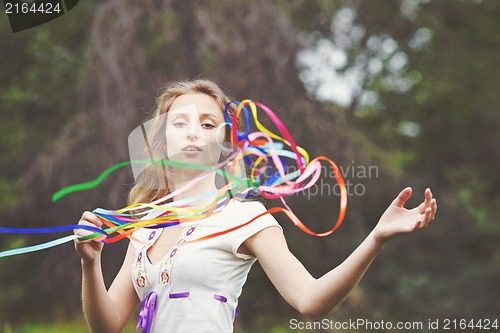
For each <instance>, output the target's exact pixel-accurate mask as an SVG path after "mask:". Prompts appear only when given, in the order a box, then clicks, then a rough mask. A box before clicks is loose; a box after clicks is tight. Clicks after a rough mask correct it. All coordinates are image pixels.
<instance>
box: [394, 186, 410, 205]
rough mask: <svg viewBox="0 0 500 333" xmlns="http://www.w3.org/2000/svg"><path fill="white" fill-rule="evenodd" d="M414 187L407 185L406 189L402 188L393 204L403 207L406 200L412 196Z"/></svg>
mask: <svg viewBox="0 0 500 333" xmlns="http://www.w3.org/2000/svg"><path fill="white" fill-rule="evenodd" d="M411 193H412V189H411V187H407V188H405V189H404V190H402V191H401V192H400V193H399V194H398V196H397V198H396V199H394V201H393V202H392V204H393V205H395V206H396V207H403V206H404V204H405V203H406V201H408V199H409V198H410V197H411Z"/></svg>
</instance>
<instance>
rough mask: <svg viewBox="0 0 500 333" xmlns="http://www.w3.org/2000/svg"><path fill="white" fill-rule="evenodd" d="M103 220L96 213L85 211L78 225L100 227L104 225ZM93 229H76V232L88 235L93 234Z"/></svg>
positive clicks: (79, 234)
mask: <svg viewBox="0 0 500 333" xmlns="http://www.w3.org/2000/svg"><path fill="white" fill-rule="evenodd" d="M102 224H103V223H102V221H101V220H100V219H99V217H97V216H96V215H95V214H92V213H91V212H88V211H86V212H84V213H83V214H82V217H81V219H80V221H78V225H85V226H91V227H97V228H100V227H101V226H102ZM93 233H94V232H93V231H90V230H84V229H75V230H74V234H75V235H77V236H81V237H83V236H88V235H90V234H93Z"/></svg>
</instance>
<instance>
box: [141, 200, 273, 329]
mask: <svg viewBox="0 0 500 333" xmlns="http://www.w3.org/2000/svg"><path fill="white" fill-rule="evenodd" d="M265 211H266V209H265V207H264V206H263V205H262V204H261V203H260V202H256V201H247V202H239V201H237V200H231V201H230V202H229V204H228V205H227V206H226V207H224V208H223V209H222V210H221V211H220V212H219V213H217V214H215V215H212V216H210V217H208V218H206V219H203V220H200V221H196V222H183V223H182V225H183V226H184V229H183V231H182V232H181V234H180V236H179V238H178V241H177V245H175V246H173V247H172V249H171V250H170V251H169V252H168V253H167V254H166V255H165V257H164V258H163V259H161V260H160V261H159V262H158V263H156V264H155V265H153V264H151V262H150V261H149V259H148V257H147V250H148V248H149V247H150V246H152V245H153V244H154V242H155V241H156V240H157V239H158V237H159V235H160V234H161V231H162V229H141V230H139V231H137V232H135V233H134V234H133V235H134V237H135V238H137V239H138V240H140V241H142V243H140V242H134V241H132V244H133V245H134V247H135V251H136V253H135V260H134V263H133V265H132V280H133V284H134V287H135V289H136V292H137V295H138V296H139V299H140V300H141V301H143V300H144V299H145V298H146V297H147V296H148V294H150V293H151V292H152V291H154V292H156V294H157V299H156V306H155V310H154V317H153V320H152V326H151V332H156V333H158V332H162V333H164V332H167V333H170V332H172V333H182V332H186V333H193V332H232V331H233V322H234V318H235V312H236V309H237V305H238V297H239V296H240V294H241V291H242V287H243V285H244V283H245V281H246V279H247V275H248V272H249V271H250V268H251V266H252V265H253V263H254V262H255V261H256V258H255V257H253V256H249V255H245V254H240V253H237V251H238V248H239V247H240V245H241V244H242V243H243V242H244V241H245V240H246V239H248V238H249V237H250V236H252V235H254V234H256V233H257V232H259V231H261V230H263V229H265V228H268V227H279V228H281V227H280V226H279V224H278V222H277V221H276V220H275V219H274V217H273V216H272V215H270V214H266V215H264V216H262V217H260V218H258V219H256V220H255V221H253V222H252V223H249V224H247V225H245V226H243V227H240V228H236V229H235V230H233V231H231V232H229V233H226V234H223V235H221V236H217V237H214V238H210V239H207V240H202V241H199V242H192V243H190V242H189V240H194V239H198V238H200V237H203V236H207V235H210V234H213V233H216V232H220V231H224V230H227V229H230V228H233V227H237V226H240V225H241V224H243V223H245V222H247V221H249V220H251V219H252V218H254V217H255V216H257V215H259V214H261V213H263V212H265Z"/></svg>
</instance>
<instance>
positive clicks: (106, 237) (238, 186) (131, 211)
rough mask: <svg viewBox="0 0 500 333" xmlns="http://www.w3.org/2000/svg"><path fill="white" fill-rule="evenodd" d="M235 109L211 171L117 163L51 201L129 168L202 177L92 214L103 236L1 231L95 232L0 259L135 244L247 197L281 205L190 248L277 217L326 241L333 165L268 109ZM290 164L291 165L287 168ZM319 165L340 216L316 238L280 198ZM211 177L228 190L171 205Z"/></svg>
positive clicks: (250, 105) (307, 184) (343, 200)
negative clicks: (201, 203) (326, 169)
mask: <svg viewBox="0 0 500 333" xmlns="http://www.w3.org/2000/svg"><path fill="white" fill-rule="evenodd" d="M234 104H235V105H236V110H235V112H234V114H233V115H232V116H231V115H230V114H229V109H230V107H231V106H232V105H231V103H230V104H228V105H226V107H225V109H224V117H225V120H226V123H224V124H221V125H220V127H219V128H218V130H220V129H221V128H222V127H223V126H229V128H230V130H231V135H230V137H231V147H232V149H230V150H228V148H226V147H222V145H221V149H222V150H223V151H225V152H230V155H229V156H227V158H226V160H225V161H222V162H220V163H218V164H217V165H215V166H204V165H194V164H188V163H181V162H175V161H170V160H139V161H129V162H122V163H118V164H116V165H114V166H112V167H110V168H108V169H107V170H105V171H104V172H103V173H102V174H101V175H100V176H99V177H98V178H97V179H96V180H94V181H91V182H86V183H81V184H76V185H72V186H68V187H65V188H63V189H61V190H59V191H57V192H56V193H55V194H54V196H53V197H52V199H53V201H57V200H59V199H61V198H62V197H64V196H65V195H68V194H70V193H73V192H75V191H82V190H88V189H91V188H95V187H97V186H98V185H99V184H101V183H102V181H104V179H105V178H106V177H107V176H108V175H109V174H110V173H112V172H113V171H115V170H117V169H119V168H122V167H124V166H128V165H132V164H151V163H160V164H162V165H164V166H169V167H176V168H189V169H196V170H200V171H201V173H200V175H199V176H198V177H196V178H194V179H193V180H191V181H190V182H188V183H187V184H186V185H185V186H183V187H182V188H179V189H177V190H176V191H174V192H172V193H170V194H169V195H167V196H165V197H163V198H160V199H157V200H155V201H153V202H150V203H137V204H133V205H130V206H127V207H125V208H122V209H119V210H105V209H102V208H97V209H95V210H94V211H93V213H94V214H96V215H97V216H98V217H99V218H100V219H101V221H102V222H103V224H104V226H103V229H102V230H101V229H99V228H93V227H88V226H82V225H69V226H61V227H53V228H31V229H20V228H0V233H10V234H33V233H51V232H59V231H66V230H72V229H85V230H90V231H93V233H92V234H89V235H88V236H80V237H79V236H68V237H63V238H61V239H58V240H55V241H53V242H48V243H44V244H40V245H37V246H32V247H25V248H20V249H13V250H8V251H3V252H0V257H5V256H9V255H15V254H21V253H27V252H33V251H38V250H41V249H45V248H49V247H52V246H56V245H59V244H62V243H64V242H69V241H71V240H73V239H75V238H79V239H80V240H96V241H102V242H105V243H114V242H117V241H119V240H121V239H123V238H131V239H134V238H133V236H132V234H133V233H134V232H135V231H137V230H139V229H140V228H165V227H169V226H172V225H177V224H179V223H181V221H186V222H188V221H195V220H200V219H204V218H207V217H209V216H211V215H212V214H217V213H218V212H219V211H220V210H221V209H222V208H224V206H225V205H226V204H227V203H228V202H229V200H230V198H231V197H237V198H238V197H245V196H248V195H261V196H262V197H264V198H268V199H280V200H281V202H282V203H283V206H284V207H273V208H270V209H269V210H267V211H266V212H264V213H262V214H260V215H258V216H255V217H254V218H252V219H251V220H249V221H246V222H244V223H242V224H240V225H238V226H236V227H233V228H230V229H227V230H224V231H222V232H218V233H214V234H211V235H208V236H205V237H202V238H199V239H194V240H191V241H190V242H198V241H202V240H206V239H210V238H213V237H217V236H220V235H223V234H226V233H228V232H231V231H234V230H236V229H239V228H241V227H243V226H245V225H248V224H249V223H252V222H253V221H255V220H256V219H258V218H260V217H261V216H263V215H265V214H273V213H278V212H280V213H284V214H285V215H286V216H287V217H288V218H289V219H290V220H291V221H292V222H293V223H294V224H295V225H296V226H297V227H298V228H299V229H301V230H302V231H304V232H305V233H307V234H310V235H314V236H327V235H330V234H331V233H332V232H334V231H335V230H337V229H338V227H339V226H340V225H341V223H342V221H343V219H344V217H345V213H346V209H347V190H346V186H345V183H344V180H343V178H342V176H341V172H339V169H338V167H337V165H336V164H335V163H334V162H333V161H331V160H330V159H328V158H327V157H325V156H319V157H316V158H314V159H313V160H310V158H309V154H308V153H307V151H306V150H305V149H303V148H302V147H300V146H298V145H297V144H296V143H295V141H294V140H293V138H292V136H291V135H290V133H289V131H288V130H287V128H286V127H285V125H284V124H283V122H281V120H280V119H279V118H278V117H277V116H276V114H275V113H274V112H273V111H272V110H271V109H269V108H268V107H267V106H265V105H263V104H261V103H258V102H254V101H252V100H244V101H241V102H234ZM259 110H262V111H263V112H264V113H265V114H266V116H267V117H268V118H269V119H270V120H271V122H272V123H273V124H274V126H275V127H276V128H277V129H278V131H279V134H276V133H273V132H271V131H270V130H269V129H268V128H266V127H265V126H264V125H262V123H261V122H260V121H259V119H258V111H259ZM240 116H241V117H242V118H243V119H244V120H245V123H246V124H245V125H246V126H245V129H246V130H245V131H240V130H239V129H238V122H237V120H238V118H239V117H240ZM251 118H253V123H254V124H255V126H256V127H257V131H250V129H251V122H250V119H251ZM240 160H243V161H244V163H245V165H246V166H247V167H248V168H249V169H250V175H249V177H247V178H246V177H242V176H241V174H242V172H241V171H242V170H241V165H240V164H241V163H239V161H240ZM290 160H292V161H293V162H294V163H293V164H292V163H290V162H288V163H287V161H290ZM322 162H325V163H328V164H329V165H330V166H331V167H332V169H333V172H334V175H335V180H336V182H337V183H338V185H339V188H340V210H339V214H338V217H337V220H336V222H335V224H334V225H333V227H332V228H331V229H330V230H328V231H325V232H319V233H317V232H314V231H312V230H310V229H309V228H308V227H307V226H306V225H305V224H304V223H303V222H302V221H301V220H300V219H299V218H298V217H297V216H296V215H295V214H294V213H293V211H292V210H291V209H290V207H288V205H287V203H286V202H285V200H284V197H285V196H287V195H292V194H296V193H299V192H301V191H305V190H307V189H309V188H311V187H312V186H313V185H314V184H316V182H317V181H318V179H319V178H320V176H321V171H322V164H321V163H322ZM214 172H215V173H216V174H219V175H220V176H223V177H224V178H225V179H226V180H227V184H226V185H225V186H223V187H222V188H221V189H219V190H218V191H216V192H214V193H205V194H200V195H197V196H193V197H189V198H185V199H182V200H175V201H174V198H175V197H176V196H177V195H179V194H181V193H183V192H185V191H186V190H188V189H189V188H190V187H192V186H194V185H195V184H196V183H198V182H199V181H201V180H202V179H203V178H204V177H207V176H209V175H211V174H213V173H214ZM207 197H214V199H213V201H212V202H211V203H210V204H208V205H206V206H205V207H202V208H194V207H193V206H192V203H193V202H196V201H198V200H200V199H202V198H207ZM153 210H157V213H156V214H155V216H154V217H151V218H149V217H148V216H150V215H153V213H154V211H153ZM137 212H139V213H137Z"/></svg>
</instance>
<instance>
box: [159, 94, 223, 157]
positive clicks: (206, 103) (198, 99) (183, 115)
mask: <svg viewBox="0 0 500 333" xmlns="http://www.w3.org/2000/svg"><path fill="white" fill-rule="evenodd" d="M222 123H224V117H223V114H222V110H221V107H220V106H219V105H218V104H217V102H216V101H215V100H214V99H213V98H212V97H210V96H208V95H205V94H201V93H189V94H184V95H181V96H179V97H177V98H176V99H175V100H174V102H173V103H172V105H171V106H170V110H169V111H168V112H167V123H166V131H165V138H166V141H167V156H168V159H169V160H172V161H177V162H183V163H191V164H198V165H215V164H216V163H217V162H218V161H219V157H220V154H221V149H220V147H219V146H218V144H217V142H219V143H221V142H223V140H224V131H223V130H219V131H218V130H217V127H218V126H219V125H220V124H222Z"/></svg>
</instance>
